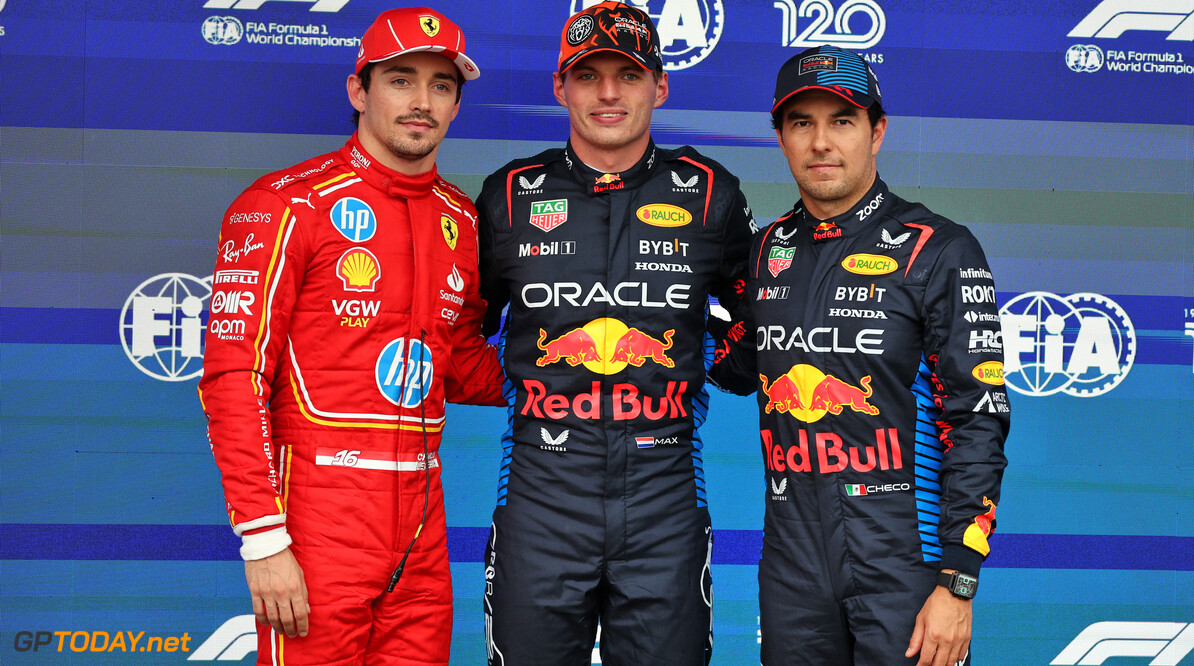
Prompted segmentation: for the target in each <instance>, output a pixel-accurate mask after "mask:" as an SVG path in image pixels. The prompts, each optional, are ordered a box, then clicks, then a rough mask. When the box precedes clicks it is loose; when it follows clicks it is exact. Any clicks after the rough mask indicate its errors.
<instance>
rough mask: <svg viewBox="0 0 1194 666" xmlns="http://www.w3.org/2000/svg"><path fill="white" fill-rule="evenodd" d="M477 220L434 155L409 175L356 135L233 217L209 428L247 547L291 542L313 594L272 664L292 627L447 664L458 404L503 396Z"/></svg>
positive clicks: (271, 637)
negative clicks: (445, 479) (486, 325)
mask: <svg viewBox="0 0 1194 666" xmlns="http://www.w3.org/2000/svg"><path fill="white" fill-rule="evenodd" d="M476 226H477V223H476V211H475V209H474V207H473V204H472V202H471V201H470V200H469V199H468V198H467V197H466V196H464V195H463V194H462V193H461V192H460V191H459V190H458V189H456V188H455V187H453V186H452V185H450V184H448V183H447V182H445V181H444V180H443V179H441V178H439V177H438V176H437V174H436V172H435V170H434V169H432V170H431V171H429V172H427V173H425V174H422V175H419V176H414V177H410V176H405V175H402V174H399V173H397V172H394V171H392V170H390V169H388V168H386V167H385V166H383V165H381V164H379V163H378V162H377V161H376V160H375V159H373V158H372V157H371V156H369V155H368V154H367V153H365V151H364V149H363V148H362V147H361V145H360V143H358V141H357V138H356V136H355V135H354V136H353V137H352V139H350V140H349V141H348V143H347V144H346V145H345V146H344V147H343V148H341V149H340V150H339V151H337V152H333V153H329V154H327V155H322V156H320V157H316V158H314V159H311V160H308V161H306V162H303V163H301V164H298V165H296V166H294V167H291V168H290V169H286V170H283V171H279V172H276V173H272V174H269V175H266V176H264V177H262V178H261V179H259V180H258V181H257V182H255V183H254V184H253V185H252V186H251V187H250V188H249V189H247V190H246V191H245V192H244V193H243V194H241V196H240V197H238V198H237V199H236V201H234V202H233V203H232V205H231V206H230V207H229V208H228V212H227V213H226V214H225V216H224V222H223V227H222V229H221V232H220V241H219V256H218V258H217V261H216V267H215V274H214V276H213V284H212V297H211V305H210V312H211V313H210V318H209V321H208V332H207V348H206V355H205V359H204V375H203V379H202V380H201V381H200V384H199V389H200V397H201V400H202V402H203V407H204V411H205V412H206V414H207V417H208V419H209V428H208V434H209V438H210V440H211V444H212V450H213V452H214V454H215V458H216V463H217V464H218V465H219V468H220V472H221V474H222V476H223V484H224V494H225V498H226V501H227V508H228V517H229V520H230V521H231V523H232V526H233V528H234V530H235V531H236V534H238V535H239V536H240V537H241V538H242V540H243V546H242V548H241V555H242V556H243V557H244V558H245V559H246V560H251V559H260V558H263V557H266V556H269V555H272V554H274V553H277V552H280V551H281V550H283V549H284V548H286V547H287V546H289V547H290V548H291V550H292V551H293V553H294V555H295V557H296V558H297V560H298V562H299V565H300V566H301V567H302V568H303V573H304V576H305V581H306V584H307V588H308V594H309V600H310V606H311V615H310V632H309V634H308V635H307V636H306V637H301V638H294V639H291V638H286V637H285V636H283V635H275V634H274V632H272V631H271V630H270V629H269V627H266V626H262V627H259V631H258V635H259V640H258V646H259V649H258V659H259V663H266V664H268V663H271V661H270V660H271V654H272V655H274V656H277V655H279V654H282V653H283V641H285V643H286V644H285V652H284V654H285V659H286V661H285V663H287V664H296V663H319V664H333V663H334V664H341V663H345V664H347V663H360V662H361V660H362V659H363V657H364V655H366V654H368V655H369V659H370V660H380V661H384V662H385V663H404V664H410V663H418V664H432V663H436V664H446V663H447V660H448V647H449V643H450V639H451V633H452V632H451V626H452V610H451V606H452V590H451V581H450V573H449V569H448V552H447V541H446V533H445V525H444V513H443V499H442V490H441V486H440V474H439V460H438V458H437V456H436V451H437V449H438V448H439V442H440V432H441V431H442V429H443V427H444V401H445V400H451V401H453V402H467V403H479V404H504V403H503V401H502V397H501V381H502V380H501V368H500V365H499V364H498V361H497V356H496V352H495V350H494V349H493V348H492V347H489V346H487V345H486V344H485V341H484V339H483V338H482V337H481V335H480V322H481V319H482V317H483V313H484V307H485V306H484V302H483V301H482V300H481V298H480V295H479V293H478V287H477V285H478V275H477V255H476V253H477V228H476ZM420 527H421V532H420ZM416 533H418V537H419V538H418V539H417V541H415V543H414V547H413V550H412V551H411V553H410V556H409V558H408V560H407V561H406V563H405V572H404V573H403V575H402V577H401V579H400V581H399V584H398V586H397V588H396V589H395V590H394V592H393V594H386V589H387V586H388V585H389V584H390V579H391V574H392V572H394V571H395V568H396V567H397V565H398V563H399V561H400V560H401V559H402V557H403V553H404V552H405V551H406V549H407V548H408V547H409V546H410V544H411V543H412V541H414V540H415V536H416ZM275 663H282V662H281V661H278V662H275Z"/></svg>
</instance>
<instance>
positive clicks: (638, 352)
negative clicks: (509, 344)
mask: <svg viewBox="0 0 1194 666" xmlns="http://www.w3.org/2000/svg"><path fill="white" fill-rule="evenodd" d="M675 333H676V330H675V329H668V330H667V331H664V333H663V339H662V340H661V339H659V338H656V337H654V336H652V335H650V334H648V333H646V332H644V331H642V330H641V329H638V328H628V327H627V326H626V324H624V323H622V322H621V321H619V320H617V319H613V318H611V317H602V318H601V319H594V320H593V321H591V322H589V323H587V324H585V325H584V326H582V327H580V328H576V329H573V330H571V331H568V332H566V333H564V334H562V335H560V336H559V337H557V338H555V339H554V340H550V341H548V340H547V331H545V330H543V329H539V341H538V343H536V344H537V346H538V347H539V349H540V351H542V352H543V356H541V357H539V358H538V359H536V360H535V365H538V366H539V367H541V368H542V367H544V366H547V365H551V364H552V363H558V362H560V361H564V362H565V363H567V364H568V365H571V366H572V367H576V366H578V365H584V366H585V368H587V369H588V370H590V371H592V372H595V373H597V374H600V375H612V374H614V373H617V372H621V371H622V370H623V369H624V368H625V367H626V366H627V365H633V366H635V367H642V366H643V364H644V363H646V362H647V361H651V362H653V363H658V364H659V365H662V366H663V367H665V368H674V367H676V363H675V361H673V360H672V359H671V358H670V357H669V356H668V355H667V350H669V349H671V348H672V336H673V335H675Z"/></svg>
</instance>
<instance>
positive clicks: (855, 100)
mask: <svg viewBox="0 0 1194 666" xmlns="http://www.w3.org/2000/svg"><path fill="white" fill-rule="evenodd" d="M808 90H824V91H825V92H831V93H833V94H835V95H837V96H838V97H841V98H842V99H844V100H846V101H847V102H849V103H851V104H853V105H854V106H857V107H858V108H860V109H869V108H871V106H873V105H874V104H875V99H874V98H873V97H871V96H870V95H863V94H862V93H858V95H856V96H854V97H851V96H849V95H847V94H845V93H843V92H842V91H841V90H838V89H836V88H831V87H829V86H804V87H803V88H797V89H796V90H793V91H792V92H790V93H788V94H787V95H785V96H784V98H783V99H781V100H779V101H778V102H776V103H775V106H772V107H771V113H775V112H776V111H778V110H779V107H781V106H783V105H784V103H785V102H787V101H788V100H790V99H792V98H793V97H795V96H796V95H799V94H800V93H802V92H805V91H808ZM860 102H862V103H860Z"/></svg>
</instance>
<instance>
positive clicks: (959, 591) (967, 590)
mask: <svg viewBox="0 0 1194 666" xmlns="http://www.w3.org/2000/svg"><path fill="white" fill-rule="evenodd" d="M937 584H938V585H940V586H941V587H944V588H945V589H947V590H949V592H950V594H952V595H954V596H955V597H957V598H959V599H973V598H974V593H975V592H977V591H978V577H977V576H971V575H970V574H964V573H962V572H961V571H954V572H953V573H946V572H944V571H941V572H939V573H938V574H937Z"/></svg>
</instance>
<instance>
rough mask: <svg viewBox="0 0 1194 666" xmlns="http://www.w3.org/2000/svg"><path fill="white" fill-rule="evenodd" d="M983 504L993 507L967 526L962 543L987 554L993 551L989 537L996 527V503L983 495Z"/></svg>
mask: <svg viewBox="0 0 1194 666" xmlns="http://www.w3.org/2000/svg"><path fill="white" fill-rule="evenodd" d="M983 506H989V507H991V508H990V509H988V510H987V512H986V513H983V514H980V515H977V516H975V517H974V522H973V523H971V524H970V525H969V526H967V527H966V532H965V533H964V534H963V535H962V543H964V544H966V545H967V546H969V547H970V548H973V549H974V550H976V551H978V552H980V553H982V554H983V555H987V554H989V553H990V552H991V547H990V546H989V545H987V537H989V536H990V535H991V532H992V531H994V529H995V503H994V502H992V501H991V500H989V499H987V498H986V497H983Z"/></svg>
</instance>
